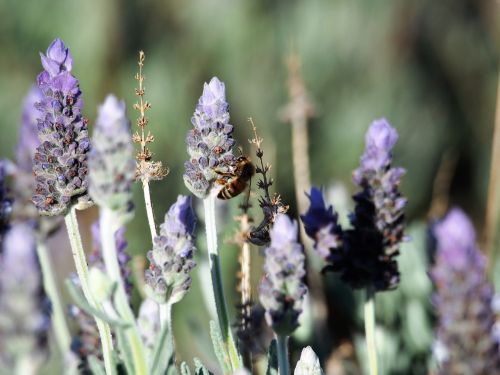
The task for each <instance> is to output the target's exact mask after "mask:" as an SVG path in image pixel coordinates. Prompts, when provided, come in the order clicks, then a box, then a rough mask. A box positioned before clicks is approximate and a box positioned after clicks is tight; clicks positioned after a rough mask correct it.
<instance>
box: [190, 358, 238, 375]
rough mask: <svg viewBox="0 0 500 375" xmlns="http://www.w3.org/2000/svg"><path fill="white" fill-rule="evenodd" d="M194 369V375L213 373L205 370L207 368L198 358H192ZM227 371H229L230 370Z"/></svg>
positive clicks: (209, 374) (210, 374)
mask: <svg viewBox="0 0 500 375" xmlns="http://www.w3.org/2000/svg"><path fill="white" fill-rule="evenodd" d="M194 369H195V370H194V373H195V375H213V374H212V373H211V372H210V371H208V370H207V368H206V367H205V366H204V365H203V363H201V361H200V360H199V359H198V358H195V359H194ZM229 373H231V371H230V372H229ZM225 374H226V372H225Z"/></svg>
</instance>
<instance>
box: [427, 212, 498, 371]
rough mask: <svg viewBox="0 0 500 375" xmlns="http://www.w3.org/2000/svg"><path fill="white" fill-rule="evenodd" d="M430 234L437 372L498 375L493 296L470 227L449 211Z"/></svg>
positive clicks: (482, 260) (463, 216)
mask: <svg viewBox="0 0 500 375" xmlns="http://www.w3.org/2000/svg"><path fill="white" fill-rule="evenodd" d="M433 234H434V236H435V239H436V245H437V248H436V255H435V264H434V266H433V268H432V271H431V278H432V280H433V281H434V284H435V287H436V292H435V294H434V297H433V302H434V305H435V308H436V312H437V316H438V321H437V342H436V344H435V355H436V357H437V359H438V361H439V373H440V374H496V373H499V372H500V356H499V342H498V334H497V333H496V332H495V328H494V327H495V313H494V311H493V309H492V302H493V297H494V291H493V287H492V285H491V284H490V283H489V282H488V280H487V278H486V260H485V257H484V256H483V255H482V254H481V252H480V250H479V249H478V247H477V245H476V235H475V231H474V228H473V226H472V223H471V222H470V220H469V219H468V217H467V216H466V215H465V213H464V212H463V211H462V210H460V209H458V208H454V209H452V210H451V211H450V212H449V213H448V214H447V215H446V217H445V218H444V219H443V220H441V221H439V222H437V223H436V224H435V225H434V227H433Z"/></svg>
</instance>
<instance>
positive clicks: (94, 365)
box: [87, 355, 106, 375]
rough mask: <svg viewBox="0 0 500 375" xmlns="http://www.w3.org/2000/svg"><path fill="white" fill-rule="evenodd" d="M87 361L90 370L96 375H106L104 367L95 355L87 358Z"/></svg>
mask: <svg viewBox="0 0 500 375" xmlns="http://www.w3.org/2000/svg"><path fill="white" fill-rule="evenodd" d="M87 361H88V363H89V367H90V370H91V371H92V374H94V375H106V371H105V370H104V365H103V364H102V363H101V362H100V361H99V360H98V359H97V357H96V356H95V355H91V356H88V357H87Z"/></svg>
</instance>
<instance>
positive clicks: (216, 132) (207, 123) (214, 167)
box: [183, 77, 241, 371]
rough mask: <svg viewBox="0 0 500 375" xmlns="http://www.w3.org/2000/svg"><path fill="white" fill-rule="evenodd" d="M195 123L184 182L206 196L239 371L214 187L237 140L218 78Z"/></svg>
mask: <svg viewBox="0 0 500 375" xmlns="http://www.w3.org/2000/svg"><path fill="white" fill-rule="evenodd" d="M191 122H192V124H193V126H194V128H193V129H191V130H190V131H189V133H188V135H187V137H186V142H187V151H188V154H189V157H190V160H189V161H186V162H185V164H184V165H185V172H184V176H183V177H184V183H185V185H186V187H187V188H188V189H189V190H190V191H191V192H192V193H193V194H194V195H196V196H197V197H198V198H200V199H203V206H204V209H205V229H206V234H207V247H208V256H209V264H210V273H211V277H212V289H213V293H214V302H215V306H216V309H217V317H218V319H219V328H220V330H221V333H222V339H223V342H224V345H225V350H226V351H227V354H228V356H229V358H230V361H231V365H232V369H233V371H235V370H237V369H238V368H240V367H241V361H240V357H239V354H238V351H237V349H236V345H235V343H234V339H233V334H232V331H231V323H230V320H229V317H228V313H227V305H226V300H225V296H224V289H223V283H222V274H221V269H220V261H219V253H218V249H217V228H216V221H215V195H216V194H217V192H216V191H215V190H214V189H213V185H214V182H215V180H216V179H217V178H218V176H219V174H218V173H217V172H229V170H230V168H229V166H230V164H231V163H232V162H233V161H234V155H233V154H232V147H233V146H234V143H235V141H234V139H233V137H232V132H233V126H232V125H231V124H229V104H228V102H227V101H226V92H225V86H224V83H222V82H221V81H220V80H219V79H218V78H217V77H214V78H212V79H211V80H210V82H209V83H205V84H204V86H203V94H202V95H201V97H200V99H199V101H198V104H197V106H196V110H195V112H194V115H193V117H192V119H191Z"/></svg>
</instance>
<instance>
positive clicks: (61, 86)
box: [33, 39, 90, 216]
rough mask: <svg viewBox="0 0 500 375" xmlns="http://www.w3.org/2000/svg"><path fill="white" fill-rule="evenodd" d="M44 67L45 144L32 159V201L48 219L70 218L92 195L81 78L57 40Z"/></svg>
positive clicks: (42, 127) (41, 84)
mask: <svg viewBox="0 0 500 375" xmlns="http://www.w3.org/2000/svg"><path fill="white" fill-rule="evenodd" d="M42 64H43V66H44V68H45V71H43V72H42V73H41V74H40V75H39V76H38V87H39V88H40V90H41V91H42V94H43V99H42V100H41V101H40V103H38V104H37V105H36V107H37V109H38V110H39V111H40V113H39V117H38V126H37V127H38V137H39V139H40V145H39V146H38V147H37V149H36V153H35V156H34V158H33V163H34V164H33V172H34V175H35V181H36V183H35V184H36V185H35V189H34V193H33V202H34V203H35V205H36V207H37V208H38V210H39V212H40V213H41V214H44V215H51V216H53V215H61V214H65V213H66V211H67V210H68V209H69V206H70V205H71V204H72V201H75V200H77V199H78V198H79V197H82V196H84V195H85V194H86V191H87V185H88V182H87V178H86V177H87V153H88V151H89V150H90V143H89V137H88V132H87V122H86V120H84V119H83V117H82V115H81V108H82V106H83V101H82V98H81V91H80V87H79V84H78V80H77V79H76V78H75V77H73V76H72V75H71V73H70V71H71V67H72V58H71V54H70V52H69V50H68V49H67V48H66V47H65V46H64V43H63V42H62V41H61V40H59V39H56V40H55V41H54V42H52V44H51V45H50V46H49V48H48V50H47V55H46V56H43V55H42Z"/></svg>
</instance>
